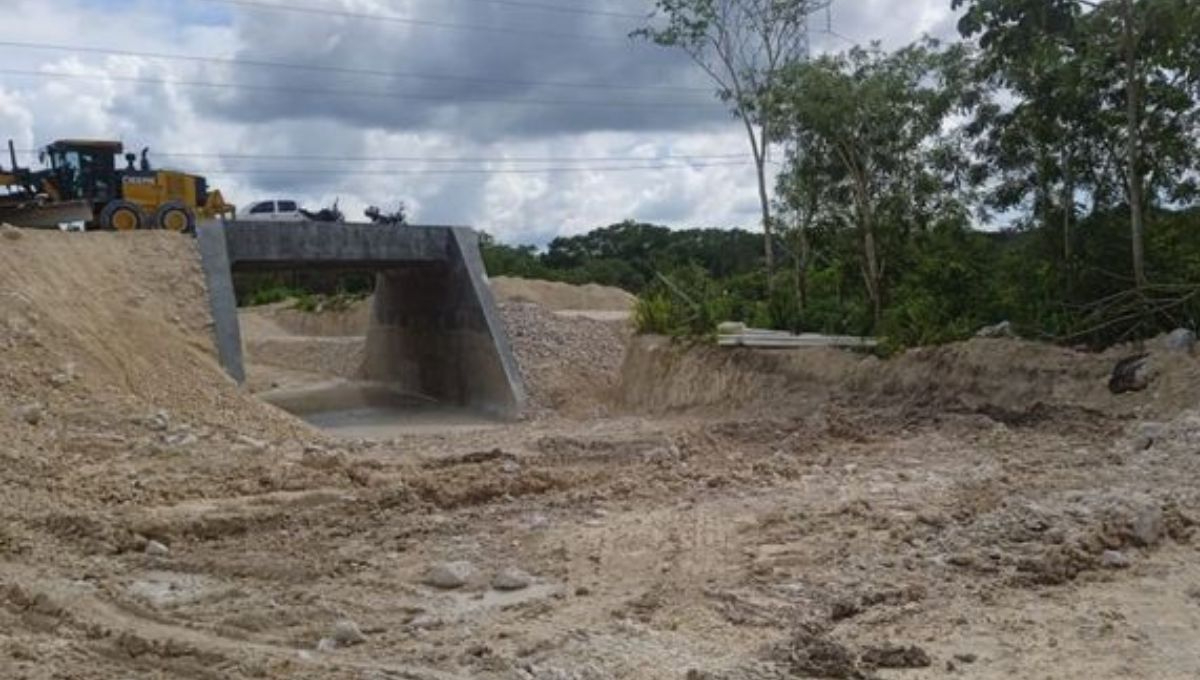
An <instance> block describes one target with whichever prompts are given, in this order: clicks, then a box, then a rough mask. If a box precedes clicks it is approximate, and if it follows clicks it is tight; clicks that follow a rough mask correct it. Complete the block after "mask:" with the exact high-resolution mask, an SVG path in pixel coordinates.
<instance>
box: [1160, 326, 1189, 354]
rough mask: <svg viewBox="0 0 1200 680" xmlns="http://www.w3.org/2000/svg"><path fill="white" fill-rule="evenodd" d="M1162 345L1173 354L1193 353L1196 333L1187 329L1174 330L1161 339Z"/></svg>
mask: <svg viewBox="0 0 1200 680" xmlns="http://www.w3.org/2000/svg"><path fill="white" fill-rule="evenodd" d="M1163 345H1164V346H1165V347H1166V348H1167V349H1169V350H1171V351H1175V352H1189V353H1190V352H1194V351H1195V350H1196V332H1195V331H1193V330H1189V329H1187V328H1176V329H1175V330H1173V331H1171V332H1170V333H1168V334H1167V335H1166V337H1164V338H1163Z"/></svg>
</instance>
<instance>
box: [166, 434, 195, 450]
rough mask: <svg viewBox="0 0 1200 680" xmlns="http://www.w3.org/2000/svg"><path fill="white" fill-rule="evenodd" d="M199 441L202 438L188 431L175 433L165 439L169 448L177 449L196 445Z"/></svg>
mask: <svg viewBox="0 0 1200 680" xmlns="http://www.w3.org/2000/svg"><path fill="white" fill-rule="evenodd" d="M198 441H200V438H199V437H197V436H196V435H195V434H194V433H192V432H188V431H187V430H182V431H180V432H174V433H172V434H169V435H167V436H165V437H163V443H164V444H166V445H167V446H174V447H177V448H184V447H187V446H191V445H192V444H195V443H196V442H198Z"/></svg>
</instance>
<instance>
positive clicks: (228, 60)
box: [0, 40, 712, 93]
mask: <svg viewBox="0 0 1200 680" xmlns="http://www.w3.org/2000/svg"><path fill="white" fill-rule="evenodd" d="M0 47H13V48H19V49H23V50H46V51H53V52H78V53H83V54H107V55H111V56H119V57H139V58H143V59H163V60H170V61H186V62H192V63H205V64H224V65H227V66H249V67H261V68H280V69H291V70H297V71H319V72H324V73H339V74H347V75H365V76H377V77H385V78H397V79H399V78H411V79H415V80H434V81H437V80H446V81H456V82H464V83H484V84H495V85H525V86H532V87H561V88H578V89H589V90H590V89H596V90H632V91H642V90H644V91H653V92H705V93H711V92H712V88H706V87H673V86H662V87H651V86H648V85H623V84H619V83H567V82H561V81H557V82H556V81H539V80H514V79H505V78H491V77H488V78H484V77H479V76H460V75H452V74H438V73H416V72H405V71H384V70H378V69H364V68H351V67H347V66H328V65H324V64H298V63H295V62H285V61H270V60H259V59H243V58H233V57H204V56H197V55H189V54H178V53H169V52H142V51H135V50H118V49H112V48H107V47H86V46H79V45H63V44H54V43H37V42H19V41H14V40H0Z"/></svg>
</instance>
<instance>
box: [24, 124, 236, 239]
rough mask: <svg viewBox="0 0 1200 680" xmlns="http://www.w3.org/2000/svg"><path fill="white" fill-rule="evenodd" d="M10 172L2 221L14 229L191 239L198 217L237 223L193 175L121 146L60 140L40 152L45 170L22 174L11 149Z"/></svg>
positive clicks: (232, 210)
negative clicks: (76, 226) (140, 232)
mask: <svg viewBox="0 0 1200 680" xmlns="http://www.w3.org/2000/svg"><path fill="white" fill-rule="evenodd" d="M8 151H9V158H10V159H11V164H12V167H11V169H8V170H5V169H4V168H3V166H0V222H8V223H9V224H13V225H15V226H18V227H34V228H51V229H53V228H57V227H59V226H60V225H62V224H69V223H83V224H84V225H85V228H87V229H115V230H117V231H133V230H135V229H169V230H171V231H178V232H184V233H190V232H192V231H194V230H195V228H196V220H198V219H214V218H218V217H229V218H232V217H235V216H236V214H237V212H236V208H235V207H234V206H232V205H230V204H228V203H226V202H225V198H224V197H223V196H222V195H221V192H220V191H217V190H215V189H210V188H209V186H208V181H207V180H206V179H205V178H203V177H199V176H197V175H190V174H187V173H184V172H178V171H175V170H158V169H154V168H151V167H150V161H149V159H148V158H147V156H148V150H147V149H143V150H142V155H141V159H140V162H139V159H138V157H137V156H136V155H134V154H124V161H125V166H124V167H120V166H119V165H118V159H119V158H121V157H122V154H123V153H124V148H123V146H122V145H121V143H120V142H109V141H92V140H79V139H65V140H59V141H56V142H54V143H52V144H50V145H49V146H47V147H46V148H44V149H42V150H41V151H39V153H38V157H39V160H40V161H41V163H42V165H43V166H45V167H44V169H42V170H37V171H34V170H30V169H28V168H22V167H20V166H19V164H18V163H17V153H16V149H15V148H14V147H13V143H12V142H11V141H9V143H8Z"/></svg>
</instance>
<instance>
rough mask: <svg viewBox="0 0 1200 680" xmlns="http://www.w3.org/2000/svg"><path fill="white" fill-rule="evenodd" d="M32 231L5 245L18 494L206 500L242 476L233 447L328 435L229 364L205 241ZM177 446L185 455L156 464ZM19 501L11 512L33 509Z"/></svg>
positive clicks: (1, 387) (1, 332) (11, 481)
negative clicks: (213, 331)
mask: <svg viewBox="0 0 1200 680" xmlns="http://www.w3.org/2000/svg"><path fill="white" fill-rule="evenodd" d="M19 233H20V237H19V238H11V237H6V238H4V239H0V355H2V356H3V360H2V361H0V423H3V428H4V431H5V434H6V441H5V442H4V446H3V450H4V457H5V461H4V463H5V464H2V465H0V487H2V488H3V494H4V495H5V496H8V499H12V498H13V496H14V495H15V496H26V495H28V494H35V495H37V494H48V495H38V500H37V503H34V505H38V504H42V503H46V504H49V505H50V506H53V507H60V508H66V507H72V506H75V505H77V504H80V503H83V504H86V503H88V502H90V501H91V500H95V499H97V498H108V499H109V500H115V499H130V498H134V497H147V496H149V497H160V498H165V497H172V496H187V495H193V494H206V493H210V492H212V491H213V490H215V489H219V488H225V487H227V486H229V485H231V484H232V485H237V484H240V483H242V481H243V480H241V479H238V476H239V475H238V474H237V473H234V472H232V470H234V469H236V468H239V467H241V466H244V465H245V461H243V460H239V459H237V458H236V457H233V458H229V457H228V454H229V452H231V451H235V450H237V449H239V448H243V449H244V448H246V446H247V444H246V442H248V441H249V442H280V441H285V440H286V441H308V440H311V439H313V438H315V434H314V433H313V432H312V431H311V430H309V429H308V428H307V427H306V426H304V425H302V424H301V423H299V422H298V421H295V420H294V419H292V418H290V417H288V416H286V415H285V414H283V413H282V412H280V411H278V410H276V409H274V408H273V407H270V406H268V405H266V404H263V403H260V402H259V401H257V400H255V399H253V398H252V397H250V396H248V395H246V394H245V393H243V392H242V391H241V390H239V389H238V387H237V386H236V385H235V384H234V383H233V382H232V381H231V380H230V379H229V378H228V377H227V376H226V375H225V374H224V372H223V371H222V370H221V368H220V367H219V365H218V363H217V360H216V358H215V357H214V355H213V350H212V341H211V339H210V338H211V336H210V328H209V326H210V319H209V314H208V309H207V303H206V297H205V295H206V293H205V289H204V286H203V281H204V279H203V276H202V275H201V273H200V269H199V258H198V255H197V253H196V251H195V245H194V242H193V241H191V240H190V239H187V238H182V237H180V236H179V235H177V234H173V233H166V232H138V233H134V234H109V233H90V234H67V233H61V232H35V231H22V232H19ZM253 446H257V444H252V447H253ZM167 452H172V453H174V454H177V455H172V456H168V457H167V458H166V459H165V460H161V461H157V462H156V459H155V457H156V456H159V455H163V454H164V453H167ZM222 468H225V469H226V470H227V472H228V476H227V475H226V474H225V473H223V472H221V469H222ZM199 469H205V470H207V471H208V472H209V473H210V474H194V473H195V472H196V471H197V470H199ZM138 470H142V471H143V472H138ZM114 471H117V474H113V472H114ZM102 472H103V474H102ZM176 475H179V476H180V480H178V481H179V483H175V482H168V480H171V479H172V478H173V477H175V476H176ZM184 479H186V481H182V480H184ZM131 480H136V484H135V483H134V481H131ZM8 499H3V500H0V506H2V505H7V506H8V507H10V508H13V507H21V508H25V509H27V508H28V507H30V506H29V505H23V504H19V505H13V504H10V503H6V502H5V500H8ZM30 502H31V503H32V502H33V501H32V500H31V501H30Z"/></svg>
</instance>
